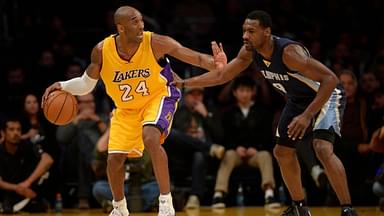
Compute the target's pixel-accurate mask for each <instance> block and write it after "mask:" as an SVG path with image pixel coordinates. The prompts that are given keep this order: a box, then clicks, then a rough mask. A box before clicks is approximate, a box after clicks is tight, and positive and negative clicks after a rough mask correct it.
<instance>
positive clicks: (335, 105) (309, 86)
mask: <svg viewBox="0 0 384 216" xmlns="http://www.w3.org/2000/svg"><path fill="white" fill-rule="evenodd" d="M273 40H274V48H273V53H272V57H271V59H264V58H263V56H262V55H260V54H259V53H257V51H256V50H255V51H254V53H253V61H254V63H255V66H256V69H257V70H258V71H260V72H261V73H262V74H263V76H264V78H265V79H267V80H268V81H269V82H270V83H271V84H272V85H273V87H274V88H275V89H276V90H277V91H278V92H280V93H281V94H283V95H285V96H286V97H287V104H286V106H285V107H284V110H283V111H282V114H281V116H280V121H279V125H278V129H277V131H276V137H277V138H278V140H279V141H278V142H281V143H280V144H289V143H291V141H292V140H289V139H288V134H287V126H288V125H289V123H290V122H291V121H292V119H293V118H294V117H296V116H298V115H300V114H301V113H303V112H304V110H305V109H306V108H307V107H308V105H309V104H310V103H311V102H312V101H313V99H314V98H315V97H316V94H317V91H318V90H319V87H320V83H319V82H317V81H314V80H311V79H309V78H307V77H305V76H304V75H303V74H302V73H300V71H292V70H289V69H288V68H287V67H286V66H285V65H284V63H283V50H284V48H285V47H286V46H287V45H290V44H297V45H300V46H302V47H303V49H304V50H305V51H306V52H307V53H308V55H310V54H309V52H308V50H307V49H306V48H305V47H304V46H303V45H301V44H300V43H298V42H295V41H292V40H289V39H287V38H280V37H277V36H273ZM345 103H346V101H345V95H344V90H343V88H342V86H341V84H338V85H337V87H336V88H335V89H334V90H333V92H332V94H331V96H330V98H329V99H328V101H327V102H326V103H325V104H324V106H323V107H322V108H321V109H320V111H319V113H318V114H317V115H316V117H315V119H314V121H313V122H312V126H311V127H310V128H308V130H307V132H306V133H309V132H310V131H311V130H312V131H314V132H315V134H316V132H317V131H324V130H326V131H330V132H332V134H333V133H336V134H337V135H339V136H341V133H340V129H341V119H342V116H343V112H344V108H345ZM315 136H316V135H315ZM328 140H329V141H330V142H333V141H334V138H330V139H328Z"/></svg>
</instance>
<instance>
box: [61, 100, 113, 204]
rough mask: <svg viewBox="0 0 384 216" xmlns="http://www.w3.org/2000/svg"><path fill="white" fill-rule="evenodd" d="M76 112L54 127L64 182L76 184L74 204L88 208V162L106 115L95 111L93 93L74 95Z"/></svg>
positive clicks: (89, 183) (90, 159) (89, 181)
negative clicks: (64, 122)
mask: <svg viewBox="0 0 384 216" xmlns="http://www.w3.org/2000/svg"><path fill="white" fill-rule="evenodd" d="M77 101H78V114H77V115H76V117H75V118H74V120H73V121H72V122H71V123H69V124H67V125H63V126H59V127H58V128H57V132H56V137H57V140H58V143H59V144H60V146H61V147H62V156H61V157H62V159H61V160H62V163H63V164H61V166H62V167H61V168H62V169H63V171H62V172H63V174H62V175H63V176H64V177H65V178H67V179H64V180H63V181H64V183H67V182H76V183H77V189H78V191H77V196H78V207H79V208H89V207H90V206H89V198H90V197H91V186H92V183H93V181H94V176H93V172H92V168H91V163H92V161H93V159H94V154H93V152H94V150H95V147H96V143H97V140H98V139H99V138H100V137H101V135H102V134H103V133H104V132H105V130H106V129H107V124H106V122H107V120H108V116H106V115H102V114H98V113H96V107H95V102H94V96H93V95H92V94H91V93H90V94H87V95H83V96H78V98H77Z"/></svg>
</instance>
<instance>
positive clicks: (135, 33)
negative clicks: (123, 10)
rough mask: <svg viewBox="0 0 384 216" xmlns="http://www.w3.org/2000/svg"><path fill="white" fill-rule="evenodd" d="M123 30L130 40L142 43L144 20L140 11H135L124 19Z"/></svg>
mask: <svg viewBox="0 0 384 216" xmlns="http://www.w3.org/2000/svg"><path fill="white" fill-rule="evenodd" d="M123 32H124V34H125V35H126V37H127V40H128V41H134V42H137V43H141V41H143V32H144V21H143V16H142V15H141V13H140V12H139V11H134V12H133V13H132V14H130V15H128V16H127V18H126V19H125V20H124V24H123Z"/></svg>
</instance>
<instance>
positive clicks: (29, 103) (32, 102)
mask: <svg viewBox="0 0 384 216" xmlns="http://www.w3.org/2000/svg"><path fill="white" fill-rule="evenodd" d="M24 109H25V111H26V112H27V113H29V114H36V113H37V112H38V111H39V103H38V102H37V98H36V96H35V95H27V97H25V102H24Z"/></svg>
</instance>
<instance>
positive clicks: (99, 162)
mask: <svg viewBox="0 0 384 216" xmlns="http://www.w3.org/2000/svg"><path fill="white" fill-rule="evenodd" d="M108 140H109V129H108V130H106V132H104V134H103V135H102V136H101V137H100V139H99V140H98V142H97V146H96V149H95V152H96V157H95V160H94V161H93V163H92V168H93V170H94V172H95V175H96V177H97V178H98V180H97V181H96V182H95V184H94V185H93V189H92V193H93V196H94V197H95V198H96V200H97V201H98V202H99V203H100V205H101V206H102V207H103V212H104V213H108V212H110V211H111V210H112V209H113V206H112V199H113V198H112V191H111V189H110V187H109V184H108V179H107V173H106V168H107V158H108V151H107V148H108ZM143 153H144V154H143V156H142V157H141V158H129V159H128V160H127V161H126V168H127V169H126V170H127V171H126V172H127V173H126V179H125V183H124V193H125V196H126V197H127V204H128V206H130V210H131V211H151V210H153V209H154V207H155V206H157V205H156V202H157V197H158V196H159V194H160V191H159V186H158V185H157V182H156V179H155V176H154V174H153V171H152V164H151V159H150V157H149V155H148V153H147V152H146V151H144V152H143ZM134 181H138V182H134Z"/></svg>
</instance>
